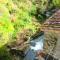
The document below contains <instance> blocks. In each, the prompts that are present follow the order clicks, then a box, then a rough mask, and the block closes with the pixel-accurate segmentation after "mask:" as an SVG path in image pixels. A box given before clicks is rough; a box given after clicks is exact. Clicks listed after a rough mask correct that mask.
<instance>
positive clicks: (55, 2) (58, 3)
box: [52, 0, 60, 7]
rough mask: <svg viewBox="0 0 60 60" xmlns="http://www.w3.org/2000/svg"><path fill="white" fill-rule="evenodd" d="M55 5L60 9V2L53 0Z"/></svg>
mask: <svg viewBox="0 0 60 60" xmlns="http://www.w3.org/2000/svg"><path fill="white" fill-rule="evenodd" d="M52 1H53V4H54V5H55V6H57V7H60V0H52Z"/></svg>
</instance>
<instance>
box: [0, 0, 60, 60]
mask: <svg viewBox="0 0 60 60" xmlns="http://www.w3.org/2000/svg"><path fill="white" fill-rule="evenodd" d="M53 6H55V7H58V8H60V0H52V1H51V2H50V3H49V1H48V0H0V51H1V54H0V55H4V54H3V53H2V51H5V50H6V49H5V48H6V47H5V46H4V45H7V44H9V42H12V41H17V36H18V33H19V34H21V32H22V31H24V29H26V30H30V31H31V32H29V33H31V35H29V37H31V36H32V35H33V34H35V33H36V31H37V30H38V29H40V28H41V24H40V23H41V22H43V21H45V20H46V15H45V12H46V11H48V10H51V8H52V7H53ZM39 31H40V30H39ZM19 37H20V36H19ZM29 37H28V38H29ZM3 48H4V49H3ZM5 54H6V53H5ZM6 60H9V59H6Z"/></svg>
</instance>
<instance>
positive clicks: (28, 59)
mask: <svg viewBox="0 0 60 60" xmlns="http://www.w3.org/2000/svg"><path fill="white" fill-rule="evenodd" d="M43 42H44V35H42V36H39V37H38V38H36V39H34V40H31V42H30V45H31V46H30V47H29V50H28V51H27V52H26V56H25V58H24V60H36V59H35V57H36V53H35V52H37V51H38V50H39V51H40V50H43Z"/></svg>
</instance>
